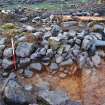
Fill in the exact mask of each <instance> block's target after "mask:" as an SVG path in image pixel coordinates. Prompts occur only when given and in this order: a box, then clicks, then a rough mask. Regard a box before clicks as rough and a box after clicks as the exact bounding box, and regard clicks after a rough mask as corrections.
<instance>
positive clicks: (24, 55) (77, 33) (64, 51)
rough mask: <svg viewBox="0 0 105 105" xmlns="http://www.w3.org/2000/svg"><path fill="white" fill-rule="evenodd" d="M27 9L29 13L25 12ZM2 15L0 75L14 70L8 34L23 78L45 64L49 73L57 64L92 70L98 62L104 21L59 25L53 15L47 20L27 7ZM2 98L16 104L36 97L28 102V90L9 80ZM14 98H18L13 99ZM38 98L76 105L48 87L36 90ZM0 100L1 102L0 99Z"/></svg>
mask: <svg viewBox="0 0 105 105" xmlns="http://www.w3.org/2000/svg"><path fill="white" fill-rule="evenodd" d="M27 11H28V12H27ZM29 12H31V13H30V14H29ZM1 14H5V13H1ZM11 14H12V16H14V18H12V19H10V20H9V19H8V16H9V15H11ZM88 14H89V13H88ZM5 16H7V19H8V20H7V21H8V23H7V22H4V23H2V24H1V26H0V69H1V71H2V72H1V77H2V78H4V77H8V76H9V73H10V74H11V71H12V70H13V69H14V68H13V55H12V47H11V42H10V38H11V37H12V38H14V41H15V53H16V66H17V72H19V73H20V74H22V76H24V77H25V78H31V77H32V76H33V75H34V72H37V73H41V72H43V71H44V70H46V69H45V68H46V67H48V68H49V69H48V71H49V72H52V74H53V73H55V72H59V71H60V69H61V67H66V66H72V65H73V64H76V65H78V67H79V68H81V69H83V68H92V69H94V68H97V67H98V66H99V65H100V64H101V61H102V59H104V57H105V53H104V50H103V49H102V48H104V47H105V24H104V23H101V22H100V23H97V22H93V25H90V24H91V22H89V23H79V22H78V21H67V22H62V24H59V21H58V20H59V19H57V20H56V17H55V16H54V17H53V19H52V20H50V18H49V17H46V18H42V13H41V14H38V15H37V12H35V13H34V11H29V10H27V9H20V10H19V11H18V10H15V11H11V12H10V13H6V14H5ZM0 19H1V18H0ZM39 20H40V21H39ZM45 20H47V21H45ZM14 21H15V22H14ZM71 69H72V68H71ZM75 71H76V70H75ZM65 72H66V71H65ZM66 73H69V72H68V71H67V72H66ZM66 73H62V74H60V75H59V77H61V78H65V76H66ZM11 81H12V82H11ZM11 84H12V85H11ZM26 89H28V90H29V89H30V87H26ZM12 90H13V91H12ZM40 91H41V94H40ZM42 93H43V94H42ZM15 94H16V95H15ZM25 94H26V95H25ZM35 96H36V95H35ZM4 97H5V102H10V103H11V102H12V103H15V104H19V105H28V104H33V105H34V103H35V104H36V100H37V99H36V98H35V99H36V100H34V101H35V102H34V103H32V100H33V99H31V97H30V93H27V91H25V90H24V87H22V86H21V85H19V84H18V83H17V80H16V79H12V80H11V79H10V81H9V82H8V84H7V85H6V87H5V89H4ZM17 97H18V100H16V98H17ZM46 97H47V98H46ZM55 97H58V98H59V100H56V99H55ZM40 100H41V101H42V102H44V103H48V105H80V104H79V103H75V102H72V101H70V100H68V96H67V95H65V94H64V93H61V92H56V91H50V90H49V89H47V90H43V89H41V90H39V93H38V100H37V101H39V102H40ZM17 101H18V102H17ZM0 102H1V103H0V104H1V105H3V104H2V101H0ZM24 103H25V104H24ZM5 104H6V103H5ZM36 105H37V104H36ZM39 105H40V104H39Z"/></svg>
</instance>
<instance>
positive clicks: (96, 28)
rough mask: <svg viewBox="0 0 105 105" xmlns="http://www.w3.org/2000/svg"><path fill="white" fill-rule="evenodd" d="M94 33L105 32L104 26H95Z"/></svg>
mask: <svg viewBox="0 0 105 105" xmlns="http://www.w3.org/2000/svg"><path fill="white" fill-rule="evenodd" d="M93 31H95V32H103V31H104V27H103V25H100V24H95V25H94V26H93Z"/></svg>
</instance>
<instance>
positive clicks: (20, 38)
mask: <svg viewBox="0 0 105 105" xmlns="http://www.w3.org/2000/svg"><path fill="white" fill-rule="evenodd" d="M26 40H27V37H26V36H22V37H19V38H18V39H17V43H19V42H25V41H26Z"/></svg>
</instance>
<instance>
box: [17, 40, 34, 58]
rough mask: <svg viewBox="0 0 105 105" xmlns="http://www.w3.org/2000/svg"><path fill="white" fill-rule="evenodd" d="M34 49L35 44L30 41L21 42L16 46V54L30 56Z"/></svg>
mask: <svg viewBox="0 0 105 105" xmlns="http://www.w3.org/2000/svg"><path fill="white" fill-rule="evenodd" d="M32 51H33V44H32V43H28V42H23V43H20V44H19V45H18V46H17V48H16V55H17V56H18V57H28V56H30V54H31V53H32Z"/></svg>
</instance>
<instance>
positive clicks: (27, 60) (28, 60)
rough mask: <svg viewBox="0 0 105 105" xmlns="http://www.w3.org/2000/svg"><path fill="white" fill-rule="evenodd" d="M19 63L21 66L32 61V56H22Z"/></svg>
mask: <svg viewBox="0 0 105 105" xmlns="http://www.w3.org/2000/svg"><path fill="white" fill-rule="evenodd" d="M19 63H20V65H21V66H25V65H27V64H29V63H30V58H20V61H19Z"/></svg>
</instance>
